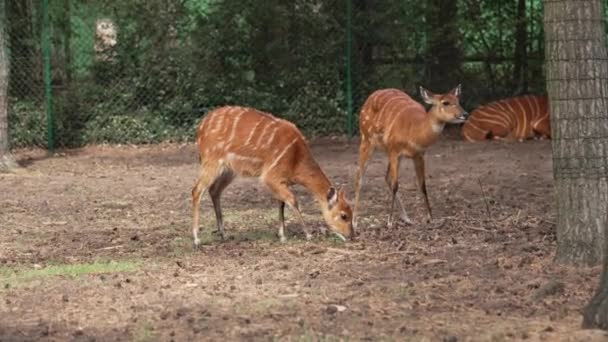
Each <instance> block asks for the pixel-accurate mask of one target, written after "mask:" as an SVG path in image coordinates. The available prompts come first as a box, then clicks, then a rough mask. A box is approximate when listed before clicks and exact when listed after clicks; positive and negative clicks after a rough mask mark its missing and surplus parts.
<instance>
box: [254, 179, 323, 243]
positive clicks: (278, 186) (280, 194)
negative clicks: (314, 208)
mask: <svg viewBox="0 0 608 342" xmlns="http://www.w3.org/2000/svg"><path fill="white" fill-rule="evenodd" d="M264 181H265V182H266V185H267V186H268V188H270V191H272V193H273V194H274V195H275V197H276V198H277V199H278V200H279V201H281V202H283V207H284V205H285V203H287V205H289V207H290V208H291V209H292V210H293V211H294V212H295V213H296V216H297V217H298V220H299V221H300V224H301V225H302V230H303V231H304V235H306V240H311V239H312V234H311V233H310V230H309V229H308V228H307V227H306V224H305V223H304V218H303V217H302V213H300V208H299V206H298V202H297V201H296V198H295V196H294V195H293V193H292V192H291V191H290V190H289V188H288V187H287V185H285V184H284V183H282V182H276V181H273V180H272V179H268V178H267V179H265V180H264ZM279 209H281V208H279ZM282 212H283V210H280V211H279V215H281V214H282ZM280 218H281V217H280V216H279V219H280ZM281 221H282V222H281V228H280V229H281V230H284V223H283V222H284V221H285V217H284V216H283V219H282V220H281ZM284 234H285V233H284V232H283V235H284ZM280 235H281V231H280V230H279V236H280ZM281 241H282V242H283V241H284V239H281Z"/></svg>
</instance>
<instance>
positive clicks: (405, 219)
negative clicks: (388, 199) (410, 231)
mask: <svg viewBox="0 0 608 342" xmlns="http://www.w3.org/2000/svg"><path fill="white" fill-rule="evenodd" d="M398 163H399V164H400V163H401V159H399V161H398ZM397 169H399V165H397ZM390 171H391V166H390V164H389V165H388V166H387V168H386V175H385V176H384V180H385V181H386V185H387V186H388V192H389V196H392V193H393V187H392V185H391V179H390ZM397 201H398V202H399V206H400V207H401V217H400V218H401V220H402V221H403V222H404V223H405V224H409V225H411V224H413V223H414V222H413V221H412V220H411V219H410V217H409V216H408V214H407V211H405V204H404V203H403V198H402V197H401V194H400V193H399V192H397Z"/></svg>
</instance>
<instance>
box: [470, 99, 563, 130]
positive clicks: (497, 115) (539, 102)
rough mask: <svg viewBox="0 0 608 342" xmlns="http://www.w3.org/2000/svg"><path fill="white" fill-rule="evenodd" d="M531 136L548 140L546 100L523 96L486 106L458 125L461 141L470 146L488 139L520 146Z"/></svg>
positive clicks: (547, 108)
mask: <svg viewBox="0 0 608 342" xmlns="http://www.w3.org/2000/svg"><path fill="white" fill-rule="evenodd" d="M535 136H540V137H541V138H551V122H550V118H549V104H548V101H547V97H546V96H537V95H524V96H519V97H512V98H508V99H503V100H499V101H495V102H491V103H488V104H486V105H483V106H480V107H478V108H477V109H475V110H474V111H473V112H471V117H470V118H469V119H468V120H467V122H465V123H464V125H462V137H463V138H464V140H467V141H471V142H472V141H482V140H486V139H488V138H490V139H495V140H507V141H513V140H518V141H520V142H521V141H524V140H525V139H528V138H532V137H535Z"/></svg>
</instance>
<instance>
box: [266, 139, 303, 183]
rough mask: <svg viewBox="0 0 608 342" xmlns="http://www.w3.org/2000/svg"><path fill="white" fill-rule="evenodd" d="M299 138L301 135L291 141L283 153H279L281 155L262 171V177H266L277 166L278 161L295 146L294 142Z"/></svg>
mask: <svg viewBox="0 0 608 342" xmlns="http://www.w3.org/2000/svg"><path fill="white" fill-rule="evenodd" d="M298 138H299V137H297V138H295V139H293V141H292V142H290V143H289V145H287V146H285V147H284V148H283V150H282V151H281V153H279V156H278V157H276V158H274V160H273V161H272V163H271V164H270V165H269V166H268V167H267V168H265V169H264V171H262V176H261V178H264V177H266V174H268V172H270V171H271V170H272V169H273V168H274V167H275V166H277V163H278V162H279V161H280V160H281V158H283V156H284V155H285V153H287V151H288V150H289V149H290V148H291V146H293V144H295V143H296V142H297V141H298Z"/></svg>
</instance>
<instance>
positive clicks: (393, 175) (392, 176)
mask: <svg viewBox="0 0 608 342" xmlns="http://www.w3.org/2000/svg"><path fill="white" fill-rule="evenodd" d="M388 176H389V182H390V187H391V192H392V195H391V201H390V202H391V203H390V206H389V208H390V209H389V212H388V222H387V226H388V227H389V228H392V227H393V225H394V222H393V212H394V210H395V197H396V195H397V191H398V190H399V154H398V153H396V152H393V151H390V152H389V156H388Z"/></svg>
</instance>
